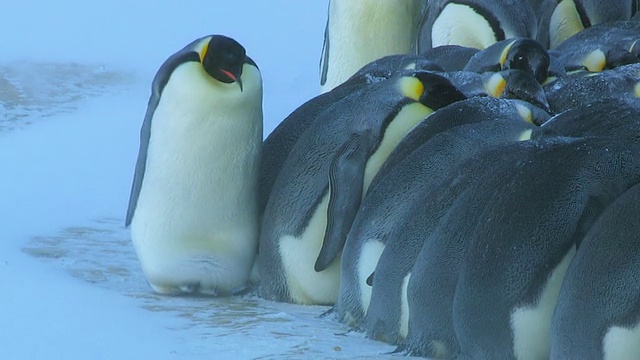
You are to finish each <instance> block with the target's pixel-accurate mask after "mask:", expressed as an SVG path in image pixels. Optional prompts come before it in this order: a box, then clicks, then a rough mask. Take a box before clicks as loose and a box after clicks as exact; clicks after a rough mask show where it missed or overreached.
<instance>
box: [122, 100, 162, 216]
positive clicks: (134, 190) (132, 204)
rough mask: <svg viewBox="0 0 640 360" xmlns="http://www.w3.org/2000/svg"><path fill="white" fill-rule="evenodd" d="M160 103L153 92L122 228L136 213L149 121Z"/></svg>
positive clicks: (147, 145)
mask: <svg viewBox="0 0 640 360" xmlns="http://www.w3.org/2000/svg"><path fill="white" fill-rule="evenodd" d="M159 102H160V94H159V92H154V93H153V94H152V95H151V99H150V100H149V106H148V108H147V113H146V115H145V117H144V121H143V123H142V128H141V129H140V150H139V151H138V160H137V161H136V170H135V173H134V175H133V184H131V194H130V195H129V207H128V208H127V217H126V219H125V221H124V226H129V225H130V224H131V220H132V219H133V214H134V213H135V211H136V205H137V204H138V197H140V189H141V188H142V180H143V178H144V171H145V168H146V166H147V150H148V148H149V138H150V137H151V119H152V118H153V113H154V112H155V110H156V108H157V107H158V103H159Z"/></svg>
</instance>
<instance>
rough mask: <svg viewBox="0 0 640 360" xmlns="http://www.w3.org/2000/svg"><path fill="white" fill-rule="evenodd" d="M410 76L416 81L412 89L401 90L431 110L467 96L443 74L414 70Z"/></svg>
mask: <svg viewBox="0 0 640 360" xmlns="http://www.w3.org/2000/svg"><path fill="white" fill-rule="evenodd" d="M412 76H413V78H414V79H417V80H418V82H417V83H416V84H415V85H414V87H413V88H412V89H411V90H412V91H407V90H406V89H403V92H404V93H405V95H406V96H408V97H411V98H413V99H415V100H417V101H419V102H421V103H422V104H424V105H425V106H427V107H428V108H430V109H431V110H433V111H435V110H438V109H440V108H443V107H445V106H447V105H449V104H452V103H454V102H456V101H460V100H464V99H466V98H467V97H466V96H465V95H464V94H463V93H462V92H461V91H460V90H459V89H458V88H457V87H456V86H455V85H453V83H451V81H449V79H447V78H445V77H444V76H441V75H438V74H436V73H433V72H429V71H416V72H414V73H413V75H412Z"/></svg>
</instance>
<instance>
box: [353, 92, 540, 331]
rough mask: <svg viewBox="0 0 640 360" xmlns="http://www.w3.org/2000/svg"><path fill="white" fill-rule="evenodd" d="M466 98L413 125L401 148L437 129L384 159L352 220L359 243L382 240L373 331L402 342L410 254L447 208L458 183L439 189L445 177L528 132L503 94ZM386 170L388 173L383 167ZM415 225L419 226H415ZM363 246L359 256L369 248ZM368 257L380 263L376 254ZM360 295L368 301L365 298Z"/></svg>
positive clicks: (370, 319)
mask: <svg viewBox="0 0 640 360" xmlns="http://www.w3.org/2000/svg"><path fill="white" fill-rule="evenodd" d="M467 102H469V105H471V106H468V107H466V108H465V107H463V106H450V107H448V108H445V109H442V110H443V113H442V114H441V116H440V118H439V119H442V120H443V121H440V122H433V123H427V122H425V123H422V124H421V128H420V129H418V128H416V129H414V131H412V132H411V133H410V134H409V135H408V136H407V138H406V139H405V141H403V142H402V143H401V145H399V147H398V148H396V149H397V150H400V151H401V152H405V151H407V148H408V147H411V145H406V143H407V142H409V143H412V142H416V143H418V144H419V143H420V142H424V141H425V139H424V138H422V137H423V136H424V137H426V136H425V135H429V136H432V138H430V139H429V140H428V141H426V142H424V143H423V144H422V145H421V146H419V147H418V148H417V149H416V150H414V151H413V152H411V153H410V155H407V156H406V157H405V158H404V159H402V160H400V158H398V157H394V155H395V152H394V154H392V155H391V156H390V158H389V159H388V160H391V161H395V160H396V159H398V164H397V165H395V166H388V167H387V164H385V167H384V168H383V169H381V172H380V173H379V175H382V177H381V180H380V183H379V184H376V185H375V186H374V187H373V188H372V192H373V193H372V198H371V199H369V198H367V199H366V202H367V203H368V204H370V206H371V208H370V209H368V210H365V209H364V207H363V209H362V213H361V214H359V215H362V216H361V217H362V220H360V221H361V222H360V223H359V227H358V229H357V232H356V231H355V229H356V228H355V224H354V231H353V232H352V233H350V234H349V235H350V239H349V240H350V241H351V240H352V238H351V236H352V235H353V240H355V242H354V245H356V247H357V246H361V249H362V250H366V249H367V248H368V247H371V246H372V245H377V246H378V247H382V246H384V248H383V250H382V251H381V255H380V253H378V254H379V255H378V256H379V262H378V263H377V266H376V267H375V274H374V276H373V288H372V290H371V295H370V297H371V300H370V305H369V308H368V310H367V309H366V307H365V306H363V310H365V311H367V316H366V329H367V333H368V335H369V336H370V337H372V338H374V339H378V340H383V341H386V342H390V343H398V342H399V341H400V340H401V339H403V338H404V336H406V333H407V314H408V313H407V309H406V298H405V293H406V286H407V283H406V281H407V276H408V273H409V271H410V269H411V266H412V264H413V259H415V255H416V254H417V253H418V251H419V249H420V246H421V244H422V241H423V236H424V234H425V232H428V231H429V229H430V225H429V224H435V223H436V222H437V220H438V219H439V218H440V217H441V216H443V214H444V212H445V210H446V208H447V204H449V203H450V202H451V201H452V199H453V198H455V196H456V195H457V194H458V190H455V189H447V191H445V192H442V191H441V189H442V188H443V187H442V185H441V183H442V181H445V179H448V178H449V177H450V176H453V177H457V176H458V165H459V164H460V163H462V162H463V161H464V160H465V159H466V158H467V157H471V156H473V155H474V154H476V153H478V152H480V151H482V150H483V149H487V148H490V147H492V146H495V145H496V144H499V143H504V142H510V141H518V140H520V139H522V138H523V137H524V138H527V137H528V135H529V134H530V130H531V128H532V127H533V126H531V125H530V124H526V123H524V122H522V120H521V118H520V115H518V113H517V111H515V110H514V109H513V108H512V107H511V105H510V104H508V103H506V102H504V101H502V102H501V101H495V100H491V99H477V100H475V101H471V100H468V101H467ZM480 104H484V106H482V105H480ZM455 105H458V104H455ZM460 105H461V104H460ZM447 110H448V111H447ZM436 114H437V113H436ZM436 114H434V115H436ZM447 120H449V123H447ZM455 124H457V126H456V125H455ZM429 125H431V126H429ZM442 126H444V127H445V128H444V129H442V130H441V131H438V132H435V134H434V130H437V129H438V128H439V127H442ZM446 126H452V127H451V128H448V129H447V128H446ZM445 129H446V130H445ZM430 134H434V135H430ZM403 145H404V146H403ZM400 146H403V147H404V148H402V149H400ZM386 169H389V170H386ZM383 171H385V172H386V173H384V174H382V172H383ZM452 174H453V175H452ZM407 184H408V185H407ZM461 189H462V188H461ZM374 196H375V197H374ZM376 202H377V204H376ZM374 206H375V207H374ZM416 227H419V229H417V228H416ZM413 229H415V230H416V231H415V232H412V230H413ZM413 235H415V236H413ZM360 244H361V245H360ZM380 245H382V246H380ZM352 246H353V245H352ZM362 250H361V255H360V257H361V258H363V257H364V256H371V255H370V254H367V253H366V252H365V251H362ZM345 252H346V250H345ZM345 258H346V255H345ZM363 260H367V262H370V263H371V262H372V263H373V264H374V265H375V262H374V261H372V259H363ZM374 260H377V259H374ZM369 266H370V265H369ZM357 271H358V274H359V277H360V279H359V280H358V283H359V284H358V286H359V288H360V289H362V287H363V285H362V281H364V279H366V277H364V279H363V275H364V276H367V275H368V274H367V272H370V271H371V270H368V271H364V269H362V268H358V269H357ZM343 279H344V277H343ZM362 299H363V300H362V301H363V303H365V302H366V298H365V297H362ZM363 305H366V304H363Z"/></svg>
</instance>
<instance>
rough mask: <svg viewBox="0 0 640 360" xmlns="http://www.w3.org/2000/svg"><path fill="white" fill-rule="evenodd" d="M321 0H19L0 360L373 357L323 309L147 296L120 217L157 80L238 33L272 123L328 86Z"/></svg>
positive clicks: (2, 204)
mask: <svg viewBox="0 0 640 360" xmlns="http://www.w3.org/2000/svg"><path fill="white" fill-rule="evenodd" d="M326 6H327V4H326V1H313V2H309V1H296V0H270V1H262V0H253V1H252V0H244V1H238V0H235V1H185V2H180V3H177V2H158V1H140V2H130V1H124V0H114V1H109V2H100V3H98V2H87V1H75V0H61V1H56V2H50V1H44V0H41V1H29V0H26V1H21V2H17V1H14V2H9V3H7V4H3V9H2V11H1V12H0V34H2V35H0V38H1V39H2V44H3V51H2V53H0V289H2V290H0V359H100V358H105V359H128V358H136V359H146V358H158V359H182V358H195V359H198V358H207V359H216V358H239V359H242V358H261V359H279V358H377V357H381V356H382V357H386V356H388V355H384V356H383V355H380V354H383V353H386V352H389V351H391V350H393V347H391V346H388V345H385V344H381V343H377V342H374V341H370V340H368V339H365V338H364V336H363V335H362V334H358V333H353V332H348V333H347V331H348V328H347V327H345V326H344V325H342V324H339V323H338V322H336V321H335V320H334V319H333V318H332V316H331V315H329V316H327V317H323V318H320V317H318V316H319V315H320V314H321V313H323V312H324V311H325V310H326V309H327V308H326V307H313V306H296V305H290V304H282V303H274V302H269V301H265V300H262V299H259V298H256V297H255V296H253V295H252V294H247V295H244V296H240V297H232V298H221V299H215V298H197V297H166V296H158V295H155V294H153V293H152V292H151V290H150V289H149V287H148V286H147V285H146V283H145V281H144V279H143V277H142V274H141V272H140V268H139V264H138V263H137V260H136V258H135V255H134V253H133V247H132V245H131V243H130V240H129V231H128V229H125V228H124V227H123V221H124V214H125V211H126V205H127V200H128V195H129V187H130V184H131V177H132V174H133V166H134V162H135V158H136V154H137V151H138V148H137V147H138V131H139V127H140V124H141V121H142V117H143V115H144V111H145V109H146V103H147V100H148V96H149V88H150V82H151V79H152V77H153V75H154V73H155V71H156V70H157V68H158V66H159V65H160V63H162V61H163V60H164V59H165V58H166V57H167V56H168V55H170V54H171V53H173V52H174V51H176V50H178V49H179V48H181V47H182V46H184V45H185V44H187V43H188V42H190V41H191V40H192V39H194V38H196V37H199V36H202V35H206V34H209V33H222V34H227V35H230V36H232V37H234V38H236V39H237V40H239V41H240V42H241V43H242V44H243V45H245V47H246V48H247V51H248V53H249V55H250V56H251V57H252V58H253V59H254V60H255V61H256V62H257V63H258V65H259V66H260V69H261V71H262V75H263V78H264V87H265V97H264V108H265V133H268V132H269V131H271V130H272V129H273V128H274V127H275V126H276V125H277V123H278V122H279V121H280V120H281V119H283V118H284V117H285V116H286V115H287V114H288V113H289V112H291V111H292V110H293V109H294V108H295V107H297V106H298V105H300V104H301V103H302V102H304V101H306V100H308V99H309V98H310V97H311V96H314V95H315V94H317V93H318V91H319V85H318V58H319V54H320V50H321V47H322V34H323V27H324V22H325V16H326V15H325V14H326Z"/></svg>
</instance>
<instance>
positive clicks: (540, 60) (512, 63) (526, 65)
mask: <svg viewBox="0 0 640 360" xmlns="http://www.w3.org/2000/svg"><path fill="white" fill-rule="evenodd" d="M549 64H550V58H549V53H548V52H547V50H546V49H545V48H544V46H542V44H540V43H539V42H537V41H535V40H533V39H521V40H518V41H517V42H516V43H514V44H513V45H512V46H511V47H510V48H509V51H507V56H506V57H505V59H504V63H503V64H502V70H508V69H519V70H524V71H527V72H530V73H531V74H532V75H533V76H534V77H535V78H536V80H537V81H538V82H539V83H541V84H542V83H543V82H544V81H545V80H546V79H547V77H548V75H549Z"/></svg>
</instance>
